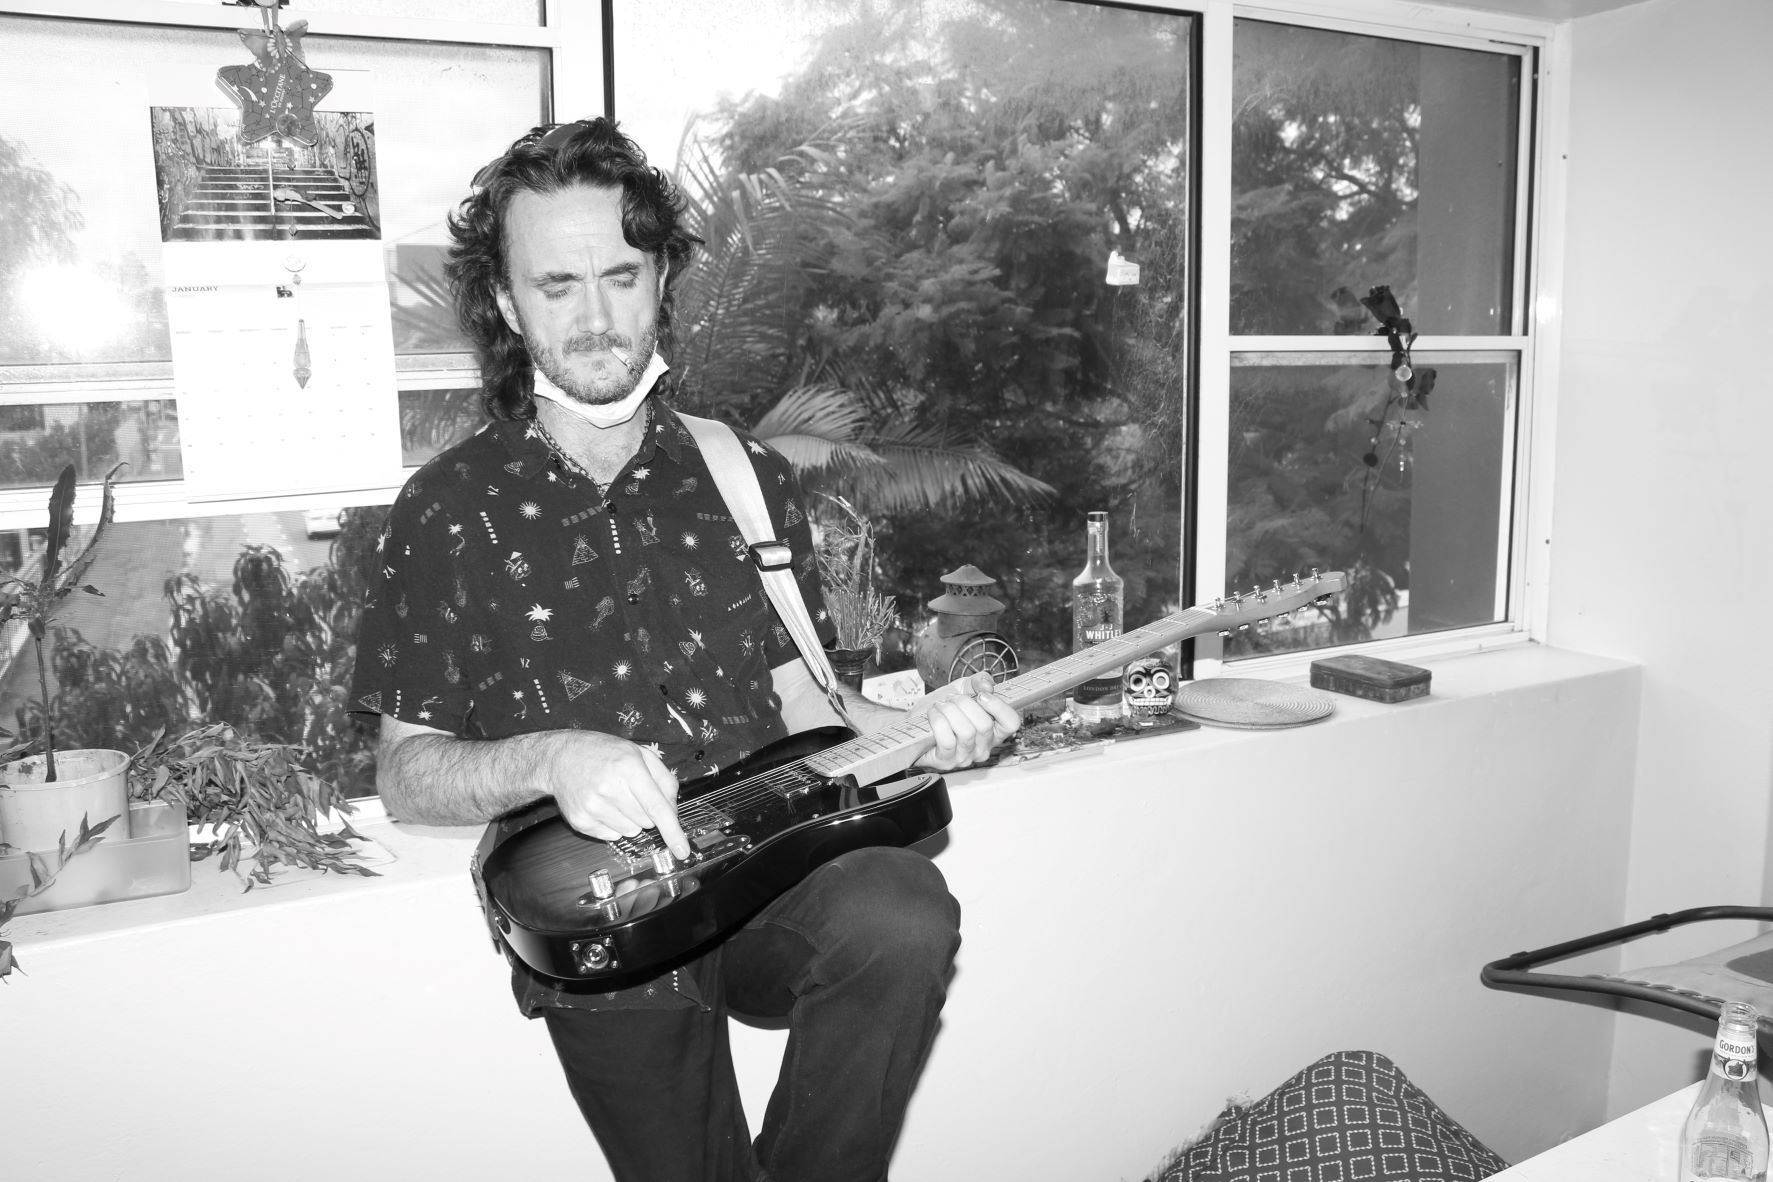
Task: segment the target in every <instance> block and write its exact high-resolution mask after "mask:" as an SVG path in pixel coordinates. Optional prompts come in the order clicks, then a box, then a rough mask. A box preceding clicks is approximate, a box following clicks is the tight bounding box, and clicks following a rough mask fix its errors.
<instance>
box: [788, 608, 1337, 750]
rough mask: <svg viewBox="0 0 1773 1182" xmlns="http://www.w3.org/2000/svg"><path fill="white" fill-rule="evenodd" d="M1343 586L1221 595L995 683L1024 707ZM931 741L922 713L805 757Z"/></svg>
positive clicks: (910, 746) (1018, 706) (1006, 696)
mask: <svg viewBox="0 0 1773 1182" xmlns="http://www.w3.org/2000/svg"><path fill="white" fill-rule="evenodd" d="M1341 589H1342V576H1341V575H1340V574H1339V573H1336V574H1327V575H1315V576H1313V577H1312V578H1310V579H1308V580H1295V581H1294V583H1293V585H1292V586H1287V587H1277V588H1275V589H1274V590H1273V591H1272V592H1263V593H1252V594H1250V595H1247V596H1241V597H1234V598H1233V599H1231V600H1222V601H1219V602H1217V603H1215V604H1214V605H1213V606H1212V607H1211V608H1207V607H1191V608H1185V609H1183V610H1182V611H1179V612H1176V613H1174V614H1172V615H1168V616H1165V617H1164V618H1163V619H1161V620H1154V621H1153V622H1151V623H1149V624H1146V625H1144V626H1143V627H1139V628H1135V629H1133V630H1132V631H1131V632H1126V633H1123V634H1122V635H1120V636H1117V637H1115V638H1114V639H1113V640H1105V641H1103V642H1102V643H1101V644H1097V645H1092V646H1091V647H1089V648H1086V649H1083V650H1081V651H1080V652H1075V653H1072V654H1071V655H1070V656H1066V657H1060V658H1059V659H1058V660H1056V661H1054V662H1052V663H1051V664H1048V665H1043V666H1041V667H1040V668H1039V669H1035V670H1033V671H1031V672H1028V673H1023V674H1019V675H1017V676H1015V677H1012V678H1009V679H1008V680H1005V681H1002V682H999V683H998V684H997V686H996V687H995V688H996V691H997V693H998V694H999V695H1000V696H1001V697H1002V698H1003V699H1004V700H1005V701H1007V702H1009V703H1010V705H1012V706H1014V707H1016V709H1018V710H1020V709H1023V708H1024V707H1027V706H1030V705H1033V704H1034V703H1035V702H1039V701H1042V700H1043V699H1046V698H1050V697H1052V696H1053V695H1055V694H1059V693H1063V692H1064V691H1065V690H1068V689H1070V688H1071V687H1073V686H1077V685H1082V684H1083V683H1084V682H1086V681H1088V680H1089V679H1090V678H1092V677H1097V676H1100V675H1101V674H1103V673H1106V672H1107V671H1108V670H1110V669H1118V668H1120V667H1121V666H1122V665H1125V664H1126V663H1127V662H1129V661H1135V660H1138V659H1139V658H1140V657H1143V656H1146V655H1148V654H1150V653H1154V652H1156V651H1157V650H1158V649H1161V648H1163V647H1164V646H1166V645H1169V644H1173V643H1175V642H1176V641H1178V640H1184V639H1186V638H1188V637H1190V636H1199V635H1201V634H1202V633H1205V632H1214V631H1219V630H1221V629H1231V628H1238V627H1242V626H1244V625H1246V624H1250V623H1253V622H1255V621H1257V620H1263V619H1267V618H1268V617H1270V616H1276V615H1280V614H1282V613H1284V612H1289V611H1292V610H1293V609H1294V608H1296V607H1300V606H1303V605H1304V604H1307V603H1309V602H1311V601H1312V600H1313V599H1316V598H1318V597H1319V596H1323V595H1328V594H1331V593H1332V592H1335V591H1340V590H1341ZM929 742H930V727H929V723H928V722H927V721H926V720H925V718H924V717H923V716H921V715H920V716H918V717H915V718H911V719H907V720H906V721H904V722H898V723H894V724H893V725H891V726H889V727H885V728H883V729H881V730H878V731H875V732H873V733H872V734H867V735H862V736H859V737H857V738H854V739H849V740H847V741H845V742H842V743H839V744H838V745H837V746H835V747H829V748H826V749H825V750H824V751H821V752H819V753H818V754H817V755H814V756H810V757H809V758H807V759H806V760H805V763H806V765H807V766H808V767H809V768H811V769H812V770H813V771H814V772H817V773H818V774H820V775H824V776H844V775H849V774H851V773H852V772H854V771H855V770H856V769H857V768H858V767H860V766H862V765H865V764H868V763H870V762H873V761H875V760H878V759H880V758H881V757H882V756H890V755H893V754H896V753H899V752H903V751H907V750H912V749H916V748H918V747H920V746H927V745H928V744H929ZM913 758H915V756H913ZM864 782H866V781H864Z"/></svg>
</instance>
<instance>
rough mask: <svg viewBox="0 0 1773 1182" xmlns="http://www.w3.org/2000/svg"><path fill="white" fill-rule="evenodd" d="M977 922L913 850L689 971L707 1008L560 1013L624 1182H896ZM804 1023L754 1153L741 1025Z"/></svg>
mask: <svg viewBox="0 0 1773 1182" xmlns="http://www.w3.org/2000/svg"><path fill="white" fill-rule="evenodd" d="M959 923H960V905H959V904H958V903H956V902H955V901H954V899H953V898H952V897H951V896H950V895H949V894H948V889H947V885H946V884H945V883H944V882H943V880H942V875H941V872H940V871H938V870H937V869H936V868H935V866H934V865H933V864H932V863H931V862H930V861H929V859H928V858H925V857H924V856H923V855H921V854H917V853H913V852H912V851H910V850H901V849H893V848H885V847H883V848H873V849H863V850H856V851H853V852H851V853H848V854H844V855H842V856H841V857H839V858H836V859H835V860H833V861H831V862H827V863H826V864H825V865H823V866H821V867H819V869H817V870H816V871H814V872H813V873H812V874H811V875H810V876H808V877H807V878H806V879H805V880H803V881H802V882H801V883H800V884H799V885H798V886H796V887H795V888H794V889H793V890H791V891H789V892H788V893H787V894H785V895H783V896H781V897H780V898H778V899H776V900H775V901H774V902H772V903H771V904H769V906H767V907H765V908H764V909H763V911H761V912H760V913H759V914H758V915H757V916H756V917H755V918H754V919H752V920H751V922H750V923H748V924H746V925H745V927H744V928H742V929H740V930H739V931H738V932H736V933H735V934H734V935H733V936H732V937H730V938H729V939H727V940H726V941H724V942H723V943H722V944H721V945H720V946H719V947H718V948H716V949H715V950H714V951H712V952H710V953H709V954H708V955H706V956H704V957H702V958H700V959H699V960H697V961H695V962H694V963H693V964H691V965H690V966H688V967H686V969H685V970H684V971H685V972H690V973H693V974H694V976H695V978H696V981H697V983H698V985H699V986H700V988H701V991H702V996H703V997H704V998H705V999H706V1002H707V1006H708V1008H707V1009H705V1010H704V1009H703V1008H701V1007H699V1006H694V1005H686V1006H684V1007H682V1008H679V1009H669V1010H656V1009H646V1010H568V1009H549V1010H546V1011H544V1013H543V1016H544V1017H545V1018H546V1020H547V1023H548V1032H549V1034H550V1035H551V1036H552V1037H553V1039H554V1049H555V1052H556V1053H557V1054H558V1055H559V1056H560V1062H561V1066H562V1067H563V1068H564V1069H565V1071H566V1078H567V1085H568V1086H569V1087H570V1088H571V1089H572V1093H573V1098H574V1099H575V1100H577V1101H578V1104H579V1110H580V1111H581V1112H583V1113H584V1114H585V1120H586V1122H587V1123H588V1124H589V1125H590V1126H591V1131H592V1132H593V1133H595V1134H596V1136H597V1141H598V1144H599V1145H600V1146H601V1147H602V1149H603V1153H604V1156H605V1157H606V1158H607V1159H608V1160H609V1164H610V1169H611V1170H612V1171H613V1172H614V1173H615V1176H616V1179H617V1182H761V1180H765V1179H767V1180H768V1182H880V1180H881V1179H884V1178H885V1177H886V1173H887V1160H888V1158H890V1157H891V1156H892V1151H893V1142H894V1140H895V1139H896V1138H897V1137H898V1133H899V1124H900V1122H901V1121H902V1120H903V1119H904V1115H905V1106H906V1104H907V1103H908V1102H909V1101H910V1099H911V1089H912V1085H913V1084H914V1083H915V1082H916V1079H917V1073H918V1070H919V1068H920V1067H921V1065H922V1062H923V1058H924V1054H925V1052H926V1051H927V1050H928V1049H929V1045H930V1041H931V1040H932V1039H933V1038H934V1036H935V1033H936V1024H937V1018H938V1015H939V1013H940V1012H941V1009H942V1002H943V1000H944V999H945V997H946V995H947V975H948V970H949V967H950V965H951V964H952V963H953V960H954V953H955V950H956V949H957V948H959V946H960V933H959ZM728 1007H731V1009H733V1010H734V1011H736V1012H738V1013H741V1014H747V1015H752V1016H755V1017H759V1018H784V1017H785V1018H787V1019H788V1048H787V1051H786V1052H785V1053H784V1055H783V1058H782V1071H781V1075H780V1076H779V1077H778V1079H777V1080H776V1088H775V1092H774V1093H773V1094H772V1095H771V1096H770V1102H769V1108H768V1111H766V1112H765V1113H764V1118H763V1131H762V1133H761V1134H760V1135H759V1136H758V1138H757V1142H756V1145H755V1146H753V1145H752V1143H751V1137H750V1132H749V1130H748V1129H747V1126H746V1123H745V1114H744V1111H743V1110H742V1108H741V1105H740V1101H739V1092H738V1086H737V1082H736V1080H735V1078H734V1075H733V1063H732V1055H731V1050H730V1047H729V1044H728V1040H727V1025H726V1022H727V1009H728Z"/></svg>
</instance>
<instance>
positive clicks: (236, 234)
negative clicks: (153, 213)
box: [149, 107, 382, 242]
mask: <svg viewBox="0 0 1773 1182" xmlns="http://www.w3.org/2000/svg"><path fill="white" fill-rule="evenodd" d="M149 110H150V117H151V121H152V126H153V135H154V171H155V179H156V184H157V187H158V190H159V191H158V194H157V195H158V198H159V202H160V238H161V241H163V242H232V241H307V242H312V241H326V240H333V241H337V240H344V239H372V240H379V239H380V238H381V236H382V227H381V218H380V209H379V204H378V199H379V193H378V185H377V178H376V168H375V122H374V119H373V117H372V116H371V115H370V114H369V113H367V112H362V111H316V112H315V113H314V117H315V121H316V124H317V126H318V128H319V132H320V138H319V140H318V141H317V142H316V143H315V144H313V145H312V146H303V145H301V144H297V143H294V142H290V141H285V140H282V139H280V138H277V137H272V138H270V139H266V140H261V141H259V142H257V143H254V144H243V143H241V141H240V114H239V112H238V111H235V110H231V109H229V108H225V107H152V108H150V109H149Z"/></svg>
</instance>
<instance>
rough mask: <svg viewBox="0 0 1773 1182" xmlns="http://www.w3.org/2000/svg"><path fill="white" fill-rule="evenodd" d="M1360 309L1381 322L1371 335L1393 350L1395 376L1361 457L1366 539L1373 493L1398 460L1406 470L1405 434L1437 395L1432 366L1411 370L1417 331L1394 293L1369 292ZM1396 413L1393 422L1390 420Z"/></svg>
mask: <svg viewBox="0 0 1773 1182" xmlns="http://www.w3.org/2000/svg"><path fill="white" fill-rule="evenodd" d="M1361 305H1362V306H1363V307H1365V308H1366V310H1367V311H1368V312H1370V313H1372V314H1373V318H1374V319H1375V320H1377V321H1378V322H1379V327H1378V328H1376V329H1374V330H1373V335H1374V336H1380V337H1384V338H1385V339H1386V342H1387V343H1388V344H1389V345H1390V346H1391V373H1390V375H1389V377H1388V379H1387V381H1386V392H1385V404H1384V406H1382V407H1381V408H1380V410H1379V417H1378V418H1374V419H1368V420H1367V422H1368V423H1370V424H1371V425H1372V427H1373V437H1372V439H1371V441H1370V442H1369V445H1368V449H1367V452H1366V454H1365V455H1363V456H1361V463H1363V464H1365V465H1366V469H1367V471H1366V475H1365V477H1364V478H1363V480H1362V482H1361V532H1362V533H1365V532H1366V529H1367V515H1368V511H1369V510H1370V508H1371V506H1372V503H1373V491H1374V489H1376V488H1377V487H1378V485H1379V479H1380V475H1381V474H1382V473H1383V472H1384V471H1385V468H1386V467H1387V466H1388V465H1389V464H1390V462H1391V459H1392V457H1393V456H1394V455H1395V456H1396V457H1397V464H1398V471H1399V472H1402V471H1403V470H1404V467H1405V457H1404V453H1403V445H1404V442H1405V439H1406V432H1408V431H1409V430H1410V429H1411V427H1412V426H1413V422H1412V420H1411V419H1410V418H1409V413H1410V412H1411V411H1425V410H1427V409H1428V396H1429V395H1430V394H1431V393H1433V392H1434V379H1435V371H1434V370H1433V369H1431V368H1429V367H1428V366H1423V367H1422V368H1421V369H1417V368H1416V367H1415V366H1413V365H1412V364H1411V360H1410V346H1411V345H1413V344H1415V343H1416V330H1415V328H1414V327H1413V326H1412V325H1411V324H1410V321H1409V320H1408V319H1407V318H1406V317H1405V316H1404V314H1403V310H1402V309H1400V308H1399V307H1398V303H1397V298H1396V297H1395V296H1393V295H1392V294H1391V288H1390V287H1388V286H1386V285H1385V284H1380V285H1379V286H1377V287H1374V288H1372V289H1370V290H1369V291H1368V292H1367V294H1366V295H1365V296H1364V297H1363V298H1362V299H1361ZM1394 412H1395V413H1396V416H1397V417H1396V418H1395V419H1394V418H1393V417H1392V415H1393V413H1394Z"/></svg>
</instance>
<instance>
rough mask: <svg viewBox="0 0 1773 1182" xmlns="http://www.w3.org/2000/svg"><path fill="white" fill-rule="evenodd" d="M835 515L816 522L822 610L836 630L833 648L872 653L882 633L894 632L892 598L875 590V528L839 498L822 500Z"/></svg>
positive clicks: (895, 617) (895, 612) (895, 618)
mask: <svg viewBox="0 0 1773 1182" xmlns="http://www.w3.org/2000/svg"><path fill="white" fill-rule="evenodd" d="M821 495H822V496H823V497H824V499H825V501H826V502H827V503H828V504H829V505H830V506H831V507H832V508H833V509H834V510H835V513H824V514H821V515H820V517H821V520H820V521H819V527H820V530H819V544H818V554H819V576H820V582H821V583H822V584H823V585H824V591H825V610H826V611H827V612H829V613H830V615H831V622H832V624H833V625H834V626H835V627H836V628H837V644H838V647H840V648H847V649H873V648H874V647H875V646H876V645H878V644H879V643H880V638H881V636H882V635H883V634H885V632H886V631H887V629H889V628H896V627H898V626H899V613H898V610H897V609H896V607H895V605H894V600H893V597H892V596H891V595H882V594H881V593H880V592H879V591H878V590H876V589H875V584H874V525H873V523H872V522H870V521H869V520H868V519H867V518H865V517H863V516H862V515H861V514H859V513H857V512H856V510H855V509H854V508H853V507H852V506H851V505H850V503H849V502H848V501H846V500H844V499H843V498H842V497H834V496H831V495H829V494H821Z"/></svg>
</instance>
